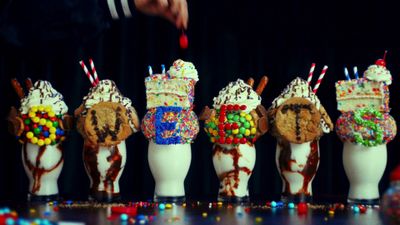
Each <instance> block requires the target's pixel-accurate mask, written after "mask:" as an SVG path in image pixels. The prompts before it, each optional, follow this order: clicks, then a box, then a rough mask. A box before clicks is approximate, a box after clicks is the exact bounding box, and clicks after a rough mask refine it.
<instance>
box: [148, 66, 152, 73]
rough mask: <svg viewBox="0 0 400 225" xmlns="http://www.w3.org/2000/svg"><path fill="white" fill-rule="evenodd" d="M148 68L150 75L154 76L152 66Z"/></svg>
mask: <svg viewBox="0 0 400 225" xmlns="http://www.w3.org/2000/svg"><path fill="white" fill-rule="evenodd" d="M148 68H149V75H153V69H152V68H151V66H149V67H148Z"/></svg>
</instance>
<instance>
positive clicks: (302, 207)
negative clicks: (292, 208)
mask: <svg viewBox="0 0 400 225" xmlns="http://www.w3.org/2000/svg"><path fill="white" fill-rule="evenodd" d="M307 211H308V206H307V203H305V202H300V203H299V204H297V213H298V214H306V213H307Z"/></svg>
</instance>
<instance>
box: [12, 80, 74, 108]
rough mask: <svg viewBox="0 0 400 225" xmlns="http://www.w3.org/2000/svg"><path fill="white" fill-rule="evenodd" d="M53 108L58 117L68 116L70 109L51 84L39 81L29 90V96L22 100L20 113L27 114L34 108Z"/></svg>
mask: <svg viewBox="0 0 400 225" xmlns="http://www.w3.org/2000/svg"><path fill="white" fill-rule="evenodd" d="M39 105H43V106H51V107H52V109H53V112H54V113H55V114H56V115H59V114H62V115H63V114H66V113H67V112H68V107H67V105H66V104H65V102H64V98H63V96H62V95H61V94H60V93H59V92H58V91H56V89H54V88H53V87H52V86H51V84H50V82H48V81H44V80H38V81H36V82H35V84H34V85H33V87H32V88H31V89H30V90H29V93H28V95H27V96H25V97H24V98H23V99H21V107H20V109H19V110H20V112H21V113H22V114H27V113H28V112H29V109H30V108H31V107H32V106H39Z"/></svg>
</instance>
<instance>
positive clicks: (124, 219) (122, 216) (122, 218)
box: [120, 213, 129, 221]
mask: <svg viewBox="0 0 400 225" xmlns="http://www.w3.org/2000/svg"><path fill="white" fill-rule="evenodd" d="M120 219H121V220H122V221H127V220H128V219H129V216H128V215H127V214H125V213H123V214H121V216H120Z"/></svg>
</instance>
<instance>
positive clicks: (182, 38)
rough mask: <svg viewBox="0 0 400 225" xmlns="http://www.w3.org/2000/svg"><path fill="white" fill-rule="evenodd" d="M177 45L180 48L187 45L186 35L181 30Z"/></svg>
mask: <svg viewBox="0 0 400 225" xmlns="http://www.w3.org/2000/svg"><path fill="white" fill-rule="evenodd" d="M179 46H180V47H181V49H187V48H188V46H189V40H188V37H187V36H186V34H185V33H184V32H182V34H181V36H180V37H179Z"/></svg>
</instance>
